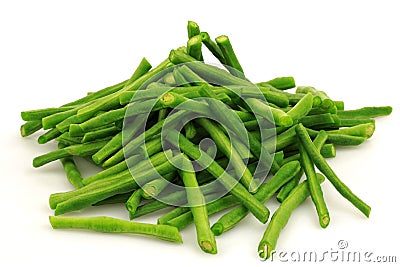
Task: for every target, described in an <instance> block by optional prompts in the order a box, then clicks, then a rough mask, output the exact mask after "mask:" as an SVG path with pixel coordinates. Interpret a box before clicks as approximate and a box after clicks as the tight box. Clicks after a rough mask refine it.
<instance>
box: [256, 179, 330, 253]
mask: <svg viewBox="0 0 400 267" xmlns="http://www.w3.org/2000/svg"><path fill="white" fill-rule="evenodd" d="M317 178H318V182H319V183H322V182H323V180H324V177H323V176H322V175H320V174H317ZM309 195H310V191H309V186H308V181H304V182H302V183H301V184H299V185H298V186H296V187H295V188H294V189H293V191H292V192H291V193H290V194H289V196H288V197H287V198H286V199H285V200H284V201H283V202H282V204H281V205H280V206H279V208H278V209H277V210H276V211H275V213H274V215H273V216H272V218H271V221H270V222H269V223H268V225H267V229H266V230H265V232H264V235H263V237H262V239H261V241H260V243H259V245H258V254H259V256H260V258H262V259H268V258H269V257H270V254H271V252H272V251H273V250H274V249H275V247H276V243H277V240H278V237H279V235H280V233H281V231H282V230H283V228H284V227H285V226H286V224H287V222H288V221H289V218H290V215H291V214H292V212H293V211H294V210H295V209H296V208H297V207H298V206H299V205H300V204H301V203H302V202H304V200H306V198H307V197H308V196H309Z"/></svg>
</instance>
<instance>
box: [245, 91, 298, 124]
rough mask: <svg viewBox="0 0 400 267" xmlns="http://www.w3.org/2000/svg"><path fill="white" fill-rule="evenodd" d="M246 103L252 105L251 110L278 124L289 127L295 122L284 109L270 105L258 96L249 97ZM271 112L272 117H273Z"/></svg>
mask: <svg viewBox="0 0 400 267" xmlns="http://www.w3.org/2000/svg"><path fill="white" fill-rule="evenodd" d="M246 103H247V104H248V105H250V108H251V110H252V111H253V112H254V113H256V114H257V115H259V116H262V117H263V118H265V119H267V120H268V121H270V122H272V123H274V122H275V124H276V125H278V126H284V127H288V126H291V125H292V124H293V119H292V118H291V117H290V116H289V115H288V114H287V113H286V112H284V111H282V110H280V109H277V108H273V107H270V106H268V105H266V104H265V103H264V102H262V101H260V100H259V99H256V98H248V99H247V100H246ZM271 114H272V117H273V118H271Z"/></svg>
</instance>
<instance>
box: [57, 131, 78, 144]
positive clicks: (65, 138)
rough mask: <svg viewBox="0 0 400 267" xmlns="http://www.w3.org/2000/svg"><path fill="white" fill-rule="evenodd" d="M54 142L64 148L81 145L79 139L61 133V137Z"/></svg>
mask: <svg viewBox="0 0 400 267" xmlns="http://www.w3.org/2000/svg"><path fill="white" fill-rule="evenodd" d="M56 140H57V141H58V142H59V143H62V144H64V145H66V146H72V145H77V144H81V143H82V138H81V137H71V136H70V135H69V133H68V132H66V133H63V134H62V135H60V136H58V137H57V138H56Z"/></svg>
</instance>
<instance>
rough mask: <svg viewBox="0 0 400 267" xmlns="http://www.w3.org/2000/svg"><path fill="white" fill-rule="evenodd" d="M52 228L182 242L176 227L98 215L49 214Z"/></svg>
mask: <svg viewBox="0 0 400 267" xmlns="http://www.w3.org/2000/svg"><path fill="white" fill-rule="evenodd" d="M49 219H50V223H51V226H52V227H53V228H54V229H85V230H93V231H96V232H102V233H131V234H142V235H149V236H154V237H156V238H159V239H162V240H166V241H171V242H177V243H182V238H181V236H180V234H179V232H178V229H176V228H175V227H172V226H169V225H157V224H148V223H139V222H128V221H124V220H120V219H116V218H111V217H106V216H98V217H58V216H57V217H56V216H50V217H49Z"/></svg>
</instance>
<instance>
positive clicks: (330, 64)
mask: <svg viewBox="0 0 400 267" xmlns="http://www.w3.org/2000/svg"><path fill="white" fill-rule="evenodd" d="M144 2H145V1H135V2H134V1H42V0H37V1H18V0H17V1H1V3H0V88H1V89H0V90H1V106H0V108H1V120H2V122H1V123H2V127H1V132H0V134H1V138H0V140H1V153H0V157H1V160H0V164H1V167H0V171H1V186H0V205H1V206H0V214H1V215H0V216H1V220H0V229H1V230H0V231H1V233H0V238H1V244H2V248H1V250H0V266H13V265H24V266H28V265H35V266H55V265H57V266H74V265H75V266H82V265H84V264H90V265H95V266H106V265H112V266H138V265H139V264H140V265H142V266H143V265H146V266H149V265H150V266H156V265H160V266H200V265H203V266H204V264H206V265H208V266H222V265H223V266H228V265H229V266H238V265H239V264H246V266H266V265H272V264H274V265H284V266H288V264H289V263H281V264H279V263H278V262H274V263H270V262H261V261H259V260H258V257H257V245H258V242H259V240H260V238H261V236H262V234H263V231H264V229H265V225H262V224H260V223H258V222H257V221H256V220H255V219H253V218H252V217H251V216H250V217H248V218H247V219H246V220H245V221H243V222H242V223H241V224H240V225H239V226H238V227H237V228H235V229H234V230H232V231H230V232H228V233H226V234H225V235H223V236H221V237H218V239H217V241H218V250H219V252H218V254H217V255H207V254H205V253H203V252H201V251H200V249H199V248H198V247H197V244H196V241H195V232H194V227H188V228H187V229H185V230H184V231H183V232H182V235H183V240H184V244H182V245H176V244H171V243H168V242H163V241H159V240H156V239H152V238H147V237H141V236H131V235H111V234H100V233H93V232H85V231H66V230H52V229H51V227H50V225H49V223H48V216H49V215H51V214H52V211H51V210H50V208H49V207H48V203H47V202H48V197H49V195H50V194H51V193H55V192H60V191H67V190H71V189H72V187H71V186H70V185H69V184H68V182H67V181H66V179H65V177H64V173H63V171H62V169H61V164H60V163H59V162H54V163H52V164H49V165H46V166H44V167H42V168H40V169H34V168H33V167H31V164H32V159H33V158H34V157H35V156H37V155H40V154H42V153H46V152H48V151H51V150H52V149H54V148H55V144H54V143H51V144H47V145H39V144H37V143H36V138H37V137H38V135H37V134H35V135H34V136H31V137H29V138H25V139H23V138H21V137H20V136H19V126H20V125H21V124H22V120H21V119H20V117H19V114H20V111H22V110H29V109H36V108H44V107H51V106H59V105H62V104H63V103H65V102H68V101H71V100H74V99H76V98H78V97H81V96H83V95H84V94H85V93H86V92H88V91H94V90H98V89H101V88H103V87H105V86H108V85H111V84H114V83H117V82H119V81H122V80H123V79H126V78H127V77H129V75H130V74H131V72H132V71H133V70H134V68H135V67H136V65H137V64H138V63H139V61H140V59H141V58H142V57H143V56H146V57H147V59H148V60H149V61H150V62H151V63H152V64H153V65H154V66H155V65H157V64H158V63H159V62H161V61H162V60H163V59H164V58H165V57H166V56H167V55H168V53H169V51H170V50H171V49H173V48H177V47H179V46H182V45H184V44H185V43H186V23H187V20H194V21H197V22H198V23H199V25H200V27H201V29H202V30H205V31H208V32H209V33H210V35H212V36H213V37H216V36H218V35H220V34H227V35H229V37H230V39H231V42H232V44H233V46H234V49H235V51H236V53H237V56H238V58H239V59H240V61H241V64H242V66H243V69H244V71H245V73H246V74H247V76H248V77H249V78H250V79H251V80H253V81H254V82H258V81H263V80H268V79H270V78H273V77H276V76H285V75H292V76H294V77H295V78H296V81H297V84H299V85H313V86H315V87H317V88H318V89H321V90H324V91H326V92H328V94H329V95H330V96H331V97H332V98H334V99H341V100H344V101H345V104H346V108H348V109H351V108H358V107H362V106H371V105H392V106H393V108H394V111H393V113H392V115H391V116H390V117H386V118H379V119H378V120H377V123H376V126H377V128H376V132H375V135H374V136H373V137H372V138H371V139H370V140H368V141H367V142H366V143H364V144H363V145H362V146H360V147H354V148H348V149H347V148H346V149H342V148H341V149H338V153H337V157H336V158H335V159H331V160H329V163H330V164H331V165H332V167H333V168H334V170H335V171H336V172H337V174H338V175H339V176H340V177H341V179H342V180H343V181H344V182H345V183H346V184H348V185H349V187H350V188H352V189H353V191H354V192H355V193H356V194H358V195H359V196H360V197H361V198H362V199H364V200H365V201H366V202H367V203H369V204H370V205H371V206H372V212H371V216H370V218H369V219H366V218H364V217H363V216H362V215H361V214H360V212H358V211H357V210H356V209H355V208H354V207H353V206H351V205H350V204H349V203H348V202H347V201H345V200H344V199H343V198H342V197H341V196H340V195H339V194H338V193H337V192H336V191H335V190H334V189H333V187H332V186H331V185H330V184H329V182H325V183H324V185H323V189H324V192H325V197H326V201H327V204H328V207H329V210H330V214H331V223H330V225H329V227H328V228H327V229H325V230H322V229H321V228H320V227H319V225H318V220H317V218H316V215H315V211H314V207H313V205H312V203H311V201H310V200H307V201H306V203H304V205H302V206H301V207H300V208H298V209H297V210H296V211H295V212H294V214H293V216H292V217H291V219H290V221H289V223H288V225H287V227H286V228H285V230H284V231H283V232H282V235H281V237H280V239H279V241H278V245H277V249H280V250H286V251H295V250H297V251H319V252H320V253H322V252H323V251H325V250H327V251H329V252H330V251H335V250H337V242H338V241H339V240H346V241H347V242H348V244H349V247H348V251H361V252H368V251H370V252H373V253H374V254H373V255H374V256H375V255H394V256H397V261H400V254H399V252H398V240H399V238H400V235H399V227H398V221H397V218H398V213H399V209H398V207H399V206H398V204H399V188H400V187H399V186H400V183H399V179H400V177H399V168H398V166H399V159H398V155H399V151H400V147H399V135H398V133H399V123H400V119H399V117H400V116H399V108H400V105H399V96H400V93H399V91H400V88H399V78H400V75H399V74H400V71H399V70H400V66H399V62H400V50H399V47H400V38H399V25H400V17H399V14H398V11H399V8H398V4H396V2H397V1H240V3H235V2H233V1H216V0H213V1H204V0H203V1H146V2H145V3H144ZM83 172H84V174H88V173H89V170H84V171H83ZM268 206H269V207H270V208H271V209H272V210H273V209H275V208H276V203H275V202H274V201H271V202H269V203H268ZM82 215H109V216H115V217H118V218H123V219H126V218H127V213H126V212H125V211H124V208H123V206H122V205H115V206H109V207H104V208H88V209H85V210H84V211H82ZM217 217H218V216H217ZM155 218H156V216H154V217H152V216H150V217H147V218H146V219H145V221H153V222H154V221H155ZM215 219H216V217H213V218H212V221H214V220H215ZM328 263H329V264H332V263H331V262H330V260H326V261H325V264H328ZM296 264H297V265H298V266H300V265H302V264H299V263H296Z"/></svg>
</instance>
